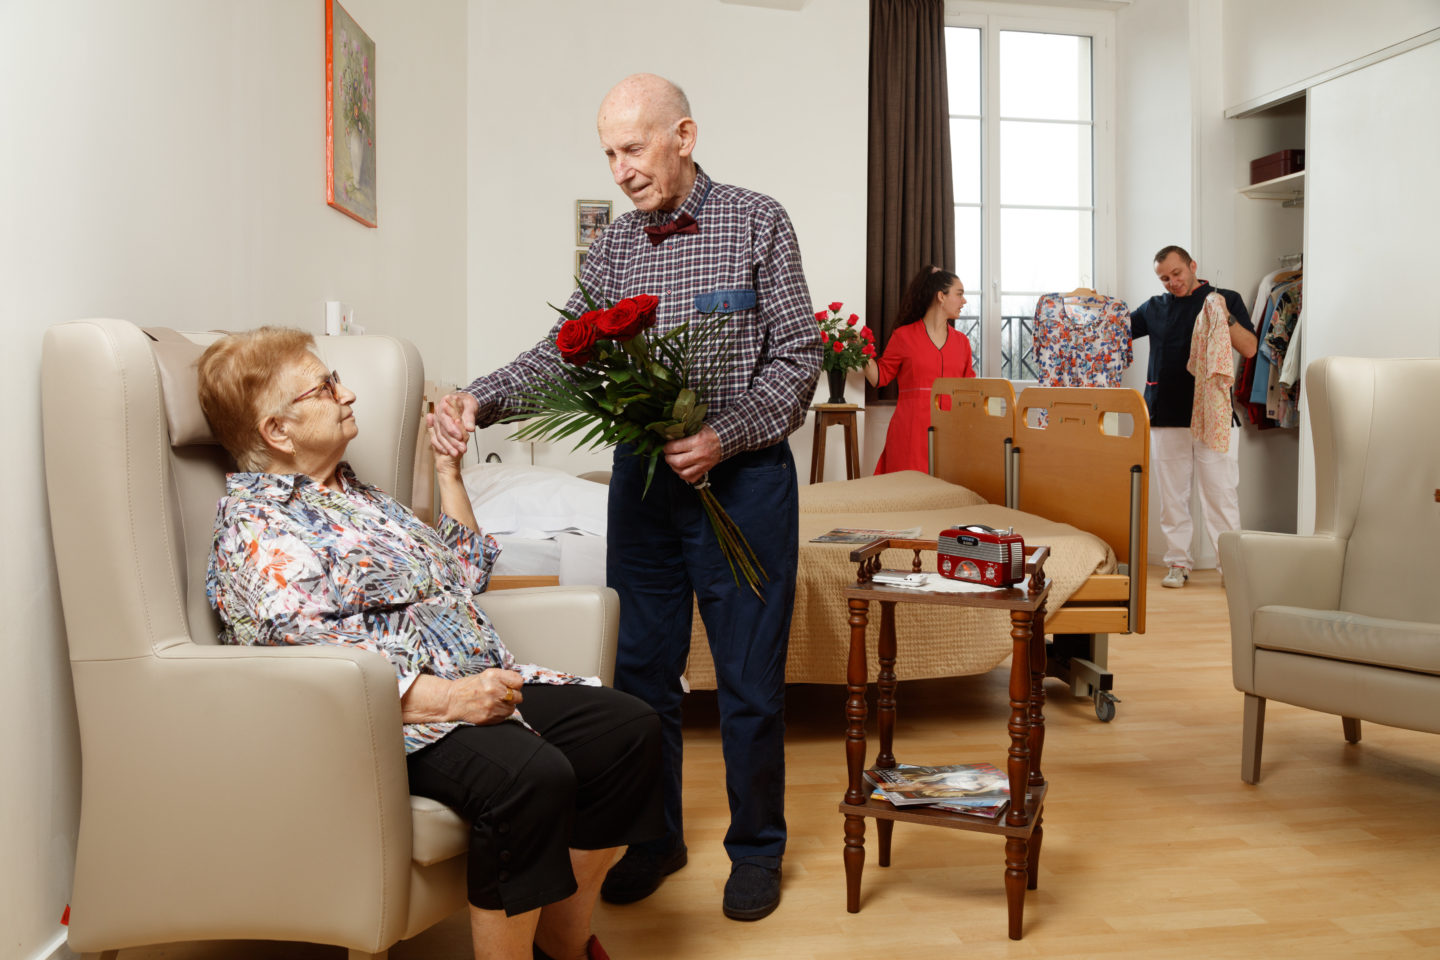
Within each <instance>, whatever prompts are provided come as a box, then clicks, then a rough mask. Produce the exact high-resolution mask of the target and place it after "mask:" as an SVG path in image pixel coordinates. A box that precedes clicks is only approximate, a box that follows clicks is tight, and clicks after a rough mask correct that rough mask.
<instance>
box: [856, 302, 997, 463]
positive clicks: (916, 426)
mask: <svg viewBox="0 0 1440 960" xmlns="http://www.w3.org/2000/svg"><path fill="white" fill-rule="evenodd" d="M876 366H878V367H879V368H880V376H879V386H882V387H883V386H884V385H885V384H887V383H889V382H890V381H891V380H893V379H894V378H895V374H896V373H897V372H898V373H899V374H900V397H899V399H898V400H897V401H896V402H895V414H894V416H892V417H891V418H890V430H889V432H887V433H886V434H885V449H884V451H882V452H881V454H880V462H879V463H877V464H875V472H876V473H877V474H881V473H894V472H895V471H897V470H919V471H921V472H922V473H928V472H929V471H930V445H929V443H928V440H927V437H926V431H927V430H929V429H930V385H931V384H932V383H934V382H935V378H936V377H973V376H975V368H974V366H972V365H971V362H970V340H969V338H968V337H966V336H965V334H963V333H960V332H958V331H956V330H955V329H953V328H947V329H946V335H945V346H943V347H939V348H937V347H936V346H935V342H934V341H933V340H931V339H930V335H929V334H928V333H926V332H925V321H923V320H917V321H915V322H914V323H907V324H906V325H905V326H903V327H900V328H899V329H897V330H896V331H895V332H894V333H893V334H891V335H890V342H889V343H888V344H886V346H885V355H884V356H883V357H881V358H880V359H879V360H877V361H876Z"/></svg>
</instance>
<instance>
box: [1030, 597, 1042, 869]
mask: <svg viewBox="0 0 1440 960" xmlns="http://www.w3.org/2000/svg"><path fill="white" fill-rule="evenodd" d="M1030 632H1031V636H1030V786H1032V787H1038V786H1040V785H1041V784H1042V783H1044V782H1045V775H1044V774H1043V773H1041V772H1040V757H1041V755H1042V754H1044V752H1045V608H1044V607H1041V608H1040V609H1039V610H1037V611H1035V618H1034V619H1033V620H1031V621H1030ZM1032 842H1033V841H1032ZM1030 889H1031V890H1034V889H1035V880H1034V878H1033V877H1032V878H1031V880H1030Z"/></svg>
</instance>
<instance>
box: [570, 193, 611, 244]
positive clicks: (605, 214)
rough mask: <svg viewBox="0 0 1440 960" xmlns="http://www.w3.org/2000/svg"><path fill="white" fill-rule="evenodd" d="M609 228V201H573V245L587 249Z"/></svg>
mask: <svg viewBox="0 0 1440 960" xmlns="http://www.w3.org/2000/svg"><path fill="white" fill-rule="evenodd" d="M608 226H610V201H609V200H576V201H575V243H576V244H578V245H579V246H582V247H588V246H590V244H592V243H594V242H595V241H596V240H598V239H600V234H602V233H604V232H605V228H606V227H608Z"/></svg>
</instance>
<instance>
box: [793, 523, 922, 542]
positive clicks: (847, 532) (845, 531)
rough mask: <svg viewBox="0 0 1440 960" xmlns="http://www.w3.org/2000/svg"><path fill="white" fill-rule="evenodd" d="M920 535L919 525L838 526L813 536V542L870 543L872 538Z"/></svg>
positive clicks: (884, 538)
mask: <svg viewBox="0 0 1440 960" xmlns="http://www.w3.org/2000/svg"><path fill="white" fill-rule="evenodd" d="M918 536H920V528H919V527H911V528H910V529H908V530H864V529H861V528H859V527H836V528H835V529H834V530H830V531H828V532H827V533H822V534H820V536H818V537H811V538H810V542H811V543H869V542H871V541H872V540H914V539H915V538H916V537H918Z"/></svg>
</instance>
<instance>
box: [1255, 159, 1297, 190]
mask: <svg viewBox="0 0 1440 960" xmlns="http://www.w3.org/2000/svg"><path fill="white" fill-rule="evenodd" d="M1304 169H1305V151H1304V150H1278V151H1276V152H1275V153H1271V154H1267V155H1266V156H1263V157H1259V158H1257V159H1255V160H1251V161H1250V183H1251V185H1252V186H1253V185H1254V184H1257V183H1264V182H1265V181H1266V180H1274V179H1275V178H1276V177H1283V176H1285V174H1287V173H1295V172H1296V171H1299V170H1304Z"/></svg>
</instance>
